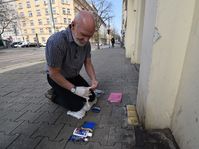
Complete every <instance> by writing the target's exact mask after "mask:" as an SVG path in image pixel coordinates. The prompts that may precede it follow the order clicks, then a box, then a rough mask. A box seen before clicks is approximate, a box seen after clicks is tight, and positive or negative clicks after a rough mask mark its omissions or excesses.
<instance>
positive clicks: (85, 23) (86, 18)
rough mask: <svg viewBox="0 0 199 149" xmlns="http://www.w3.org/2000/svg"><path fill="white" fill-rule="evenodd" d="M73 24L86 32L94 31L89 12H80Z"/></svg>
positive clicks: (92, 19) (93, 22)
mask: <svg viewBox="0 0 199 149" xmlns="http://www.w3.org/2000/svg"><path fill="white" fill-rule="evenodd" d="M73 22H74V23H75V24H77V25H78V27H81V28H83V29H84V30H86V31H89V32H94V31H95V20H94V16H93V14H92V13H91V12H89V11H86V10H81V11H80V12H79V13H78V14H77V15H76V16H75V18H74V20H73Z"/></svg>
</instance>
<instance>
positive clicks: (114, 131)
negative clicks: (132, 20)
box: [0, 48, 138, 149]
mask: <svg viewBox="0 0 199 149" xmlns="http://www.w3.org/2000/svg"><path fill="white" fill-rule="evenodd" d="M92 59H93V63H94V66H95V70H96V75H97V78H98V80H99V82H100V84H99V87H98V89H101V90H104V91H105V94H104V95H103V96H101V97H100V98H99V100H98V103H97V105H99V106H100V107H101V112H100V113H92V112H91V111H90V112H88V113H87V116H86V117H84V118H83V119H82V120H76V119H75V118H72V117H70V116H68V115H66V110H65V109H63V108H61V107H60V106H58V105H56V104H53V103H52V102H50V101H49V100H48V99H46V98H45V97H44V92H45V91H46V90H47V89H49V88H50V86H49V85H48V83H47V81H46V75H45V73H44V64H37V65H34V66H31V67H26V68H20V69H16V70H12V71H9V72H5V73H2V74H0V82H1V83H0V149H4V148H7V149H12V148H15V149H35V148H36V149H79V148H81V149H131V148H133V145H134V144H135V137H134V129H133V127H129V126H128V125H127V120H126V113H125V105H126V104H135V102H136V94H137V85H138V72H137V71H136V67H134V65H131V64H130V62H129V60H127V59H126V58H125V56H124V50H123V49H121V48H114V49H112V48H110V49H109V48H108V49H103V50H95V51H92ZM81 74H82V75H83V76H84V77H85V78H86V79H88V77H86V75H85V72H84V71H82V73H81ZM117 91H118V92H122V93H123V99H122V103H120V104H118V105H115V104H110V103H108V102H107V98H108V95H109V93H110V92H117ZM84 121H94V122H96V123H97V126H96V129H95V130H94V134H93V137H92V138H91V139H90V140H89V142H87V143H73V142H67V139H68V137H69V136H70V135H71V134H72V132H73V130H74V128H75V127H78V126H81V125H82V124H83V122H84Z"/></svg>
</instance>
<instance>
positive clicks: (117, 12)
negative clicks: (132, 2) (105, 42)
mask: <svg viewBox="0 0 199 149" xmlns="http://www.w3.org/2000/svg"><path fill="white" fill-rule="evenodd" d="M109 1H110V2H111V3H112V5H113V8H112V9H113V15H114V18H113V19H112V21H111V25H112V26H114V27H115V28H116V30H117V31H118V33H119V34H120V33H121V24H122V0H109Z"/></svg>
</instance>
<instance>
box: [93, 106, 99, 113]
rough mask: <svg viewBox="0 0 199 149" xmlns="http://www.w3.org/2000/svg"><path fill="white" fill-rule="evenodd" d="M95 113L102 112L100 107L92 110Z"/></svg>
mask: <svg viewBox="0 0 199 149" xmlns="http://www.w3.org/2000/svg"><path fill="white" fill-rule="evenodd" d="M91 110H92V111H93V112H94V113H99V112H100V111H101V109H100V107H97V106H94V107H92V108H91Z"/></svg>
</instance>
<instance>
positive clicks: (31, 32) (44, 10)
mask: <svg viewBox="0 0 199 149" xmlns="http://www.w3.org/2000/svg"><path fill="white" fill-rule="evenodd" d="M14 4H15V8H16V10H17V13H18V16H19V19H18V20H17V25H16V26H15V33H13V32H14V31H13V30H12V31H11V32H10V33H9V34H8V32H5V33H4V38H8V37H10V36H11V37H12V38H13V39H14V41H27V42H37V40H38V41H39V43H46V41H47V39H48V37H49V36H50V35H51V34H53V33H54V32H57V31H61V30H64V29H65V28H67V27H68V25H69V24H70V23H71V21H72V20H73V19H74V17H75V15H76V14H77V13H78V12H79V11H80V10H88V11H93V8H92V7H91V5H90V4H89V3H88V2H87V1H86V0H26V1H24V0H17V1H16V2H14ZM103 26H104V28H105V27H106V25H105V24H104V25H103ZM8 35H9V36H8ZM91 40H92V39H91Z"/></svg>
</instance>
